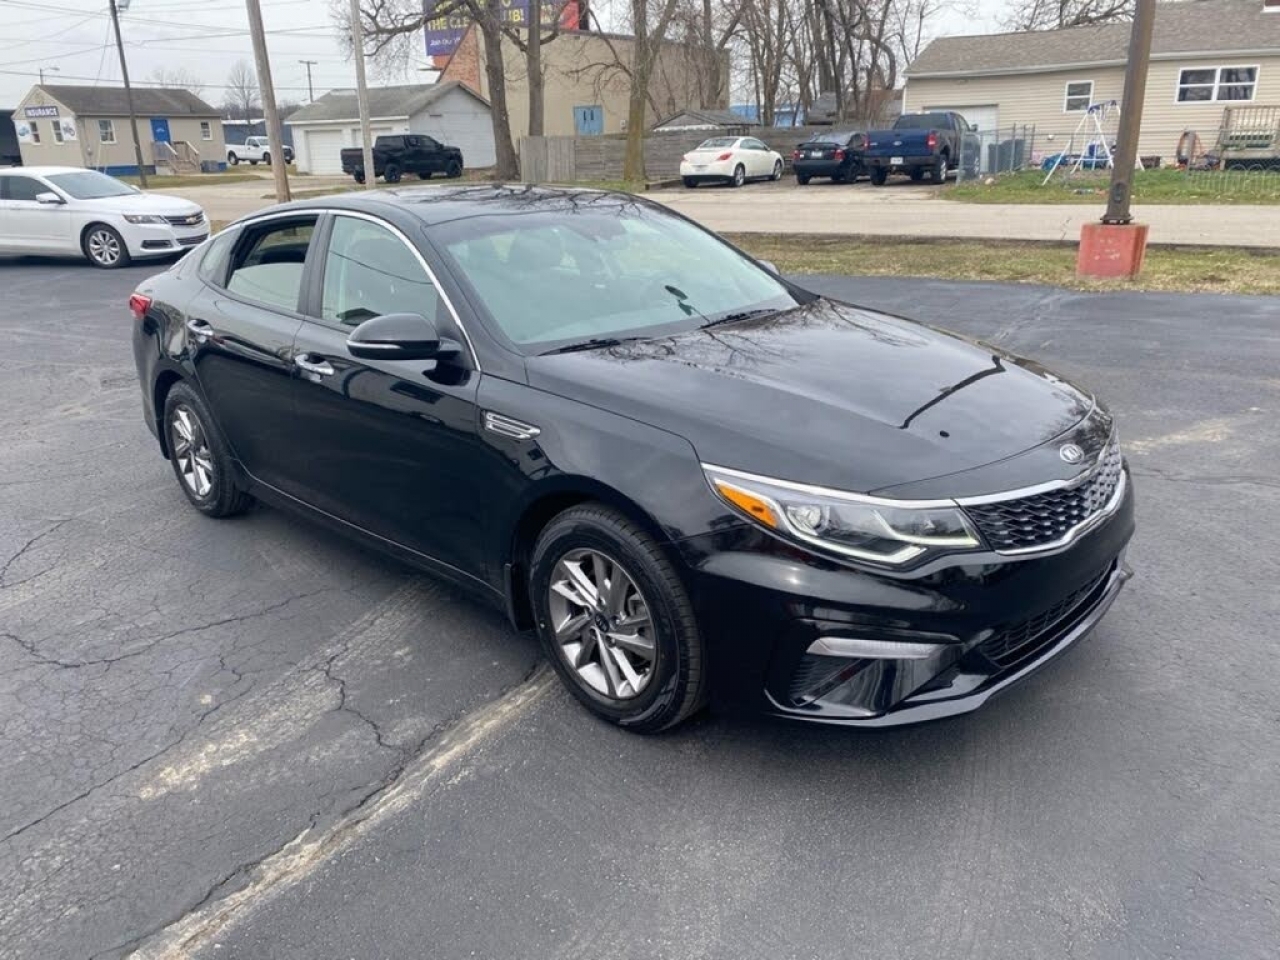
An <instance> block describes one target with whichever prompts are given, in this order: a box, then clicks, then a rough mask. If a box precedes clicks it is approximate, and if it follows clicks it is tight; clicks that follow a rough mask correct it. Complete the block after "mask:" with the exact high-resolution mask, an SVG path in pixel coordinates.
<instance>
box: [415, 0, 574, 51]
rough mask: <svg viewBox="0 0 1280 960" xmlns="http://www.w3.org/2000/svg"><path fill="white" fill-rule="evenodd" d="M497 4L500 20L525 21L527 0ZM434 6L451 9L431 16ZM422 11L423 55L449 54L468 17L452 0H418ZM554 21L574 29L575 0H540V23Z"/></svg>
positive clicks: (518, 23)
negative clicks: (423, 31) (424, 24)
mask: <svg viewBox="0 0 1280 960" xmlns="http://www.w3.org/2000/svg"><path fill="white" fill-rule="evenodd" d="M499 4H500V6H501V8H502V22H503V23H506V24H510V25H511V26H513V27H523V26H525V25H526V24H527V23H528V22H529V0H499ZM437 7H443V8H446V9H447V8H454V9H453V12H451V13H446V14H444V15H443V16H439V17H433V16H432V12H433V11H434V10H435V9H436V8H437ZM422 11H423V14H424V15H425V16H426V19H427V25H426V30H425V33H426V35H427V56H429V57H449V56H452V55H453V52H454V51H455V50H457V49H458V44H459V43H461V42H462V36H463V34H465V33H466V32H467V27H469V26H471V18H470V17H469V16H468V15H467V14H466V13H465V12H464V11H462V10H460V9H456V4H455V3H454V0H422ZM557 23H559V25H560V29H561V30H577V29H578V23H579V18H578V0H542V25H543V26H544V27H550V26H554V25H555V24H557Z"/></svg>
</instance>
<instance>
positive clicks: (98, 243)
mask: <svg viewBox="0 0 1280 960" xmlns="http://www.w3.org/2000/svg"><path fill="white" fill-rule="evenodd" d="M85 247H86V248H87V249H88V251H89V256H90V257H92V258H93V261H94V262H95V263H100V264H102V265H103V266H104V267H114V266H115V265H116V264H117V263H119V262H120V254H121V250H120V240H119V238H118V237H117V236H116V235H115V234H114V233H112V232H111V231H110V230H95V231H93V233H91V234H89V239H88V240H87V241H86V242H85Z"/></svg>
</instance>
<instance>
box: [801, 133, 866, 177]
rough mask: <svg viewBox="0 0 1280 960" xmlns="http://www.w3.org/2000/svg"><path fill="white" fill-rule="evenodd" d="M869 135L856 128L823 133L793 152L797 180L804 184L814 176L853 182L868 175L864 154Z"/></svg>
mask: <svg viewBox="0 0 1280 960" xmlns="http://www.w3.org/2000/svg"><path fill="white" fill-rule="evenodd" d="M866 146H867V138H866V137H865V136H864V135H863V134H861V133H859V132H858V131H856V130H853V131H846V132H843V133H841V132H838V131H837V132H835V133H820V134H818V135H817V136H815V137H812V138H810V139H809V140H806V141H805V142H804V143H802V144H800V146H798V147H796V148H795V150H793V151H792V153H791V169H792V170H793V171H794V172H795V175H796V183H798V184H800V185H801V186H804V185H805V184H806V183H808V182H809V181H810V180H812V179H813V178H814V177H830V178H831V179H832V180H833V181H835V182H836V183H853V182H854V181H855V180H857V179H858V177H861V176H866V173H867V171H866V170H865V169H864V168H863V166H862V153H863V151H864V150H865V149H866Z"/></svg>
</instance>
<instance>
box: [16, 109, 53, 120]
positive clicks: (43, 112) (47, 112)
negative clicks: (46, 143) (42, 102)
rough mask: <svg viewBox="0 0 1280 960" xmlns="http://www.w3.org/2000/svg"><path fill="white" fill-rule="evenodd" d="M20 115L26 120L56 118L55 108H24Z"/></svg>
mask: <svg viewBox="0 0 1280 960" xmlns="http://www.w3.org/2000/svg"><path fill="white" fill-rule="evenodd" d="M22 115H23V116H24V117H26V118H27V119H28V120H35V119H39V118H40V117H56V116H57V115H58V108H57V107H25V108H23V111H22Z"/></svg>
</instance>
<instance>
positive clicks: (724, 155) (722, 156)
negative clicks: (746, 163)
mask: <svg viewBox="0 0 1280 960" xmlns="http://www.w3.org/2000/svg"><path fill="white" fill-rule="evenodd" d="M732 157H733V154H732V153H722V154H720V156H718V157H716V159H717V160H729V159H731V158H732Z"/></svg>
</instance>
